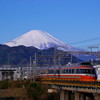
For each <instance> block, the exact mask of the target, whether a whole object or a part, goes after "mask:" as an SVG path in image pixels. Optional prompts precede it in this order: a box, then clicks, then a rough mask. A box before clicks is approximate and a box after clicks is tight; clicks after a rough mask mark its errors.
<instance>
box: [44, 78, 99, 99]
mask: <svg viewBox="0 0 100 100" xmlns="http://www.w3.org/2000/svg"><path fill="white" fill-rule="evenodd" d="M42 83H43V84H46V85H47V86H48V90H49V92H54V93H58V94H59V96H56V97H55V100H100V82H99V81H93V82H89V81H84V82H82V81H77V80H76V81H74V80H46V79H45V80H42Z"/></svg>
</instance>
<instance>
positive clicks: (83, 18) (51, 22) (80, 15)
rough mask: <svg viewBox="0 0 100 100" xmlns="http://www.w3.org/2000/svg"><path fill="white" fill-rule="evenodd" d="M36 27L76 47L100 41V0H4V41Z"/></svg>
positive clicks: (0, 25)
mask: <svg viewBox="0 0 100 100" xmlns="http://www.w3.org/2000/svg"><path fill="white" fill-rule="evenodd" d="M36 29H38V30H43V31H46V32H48V33H50V34H51V35H53V36H54V37H56V38H58V39H59V40H61V41H63V42H65V43H70V44H71V45H73V46H76V47H85V46H89V45H95V44H100V39H99V37H100V0H0V37H1V38H0V44H2V43H5V42H8V41H10V40H12V39H14V38H16V37H18V36H20V35H22V34H24V33H26V32H28V31H30V30H36ZM97 37H98V39H97V40H96V39H95V38H97ZM91 39H93V40H92V41H88V42H86V41H84V40H91ZM78 41H83V42H80V43H76V44H75V42H78Z"/></svg>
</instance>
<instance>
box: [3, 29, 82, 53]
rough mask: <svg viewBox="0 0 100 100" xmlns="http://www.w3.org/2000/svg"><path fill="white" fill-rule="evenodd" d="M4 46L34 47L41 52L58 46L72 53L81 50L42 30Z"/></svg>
mask: <svg viewBox="0 0 100 100" xmlns="http://www.w3.org/2000/svg"><path fill="white" fill-rule="evenodd" d="M4 44H5V45H8V46H10V47H13V46H20V45H23V46H26V47H30V46H33V47H35V48H37V49H40V50H44V49H48V48H51V47H57V46H58V47H65V48H66V49H67V50H71V51H76V50H80V49H78V48H75V47H72V46H70V45H69V44H65V43H63V42H62V41H60V40H58V39H56V38H55V37H53V36H52V35H50V34H49V33H47V32H44V31H41V30H32V31H29V32H28V33H25V34H23V35H21V36H19V37H18V38H16V39H14V40H12V41H9V42H7V43H4Z"/></svg>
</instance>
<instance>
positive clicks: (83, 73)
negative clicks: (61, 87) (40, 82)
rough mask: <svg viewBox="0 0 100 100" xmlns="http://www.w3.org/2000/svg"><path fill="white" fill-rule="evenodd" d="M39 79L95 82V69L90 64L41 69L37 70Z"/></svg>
mask: <svg viewBox="0 0 100 100" xmlns="http://www.w3.org/2000/svg"><path fill="white" fill-rule="evenodd" d="M36 78H37V79H48V80H50V79H66V80H69V79H71V80H80V81H94V80H95V79H96V78H97V75H96V71H95V68H94V67H93V66H92V65H91V64H90V63H80V64H76V65H75V64H74V65H72V64H70V65H67V66H55V67H41V68H38V69H37V75H36Z"/></svg>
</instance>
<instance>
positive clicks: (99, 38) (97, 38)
mask: <svg viewBox="0 0 100 100" xmlns="http://www.w3.org/2000/svg"><path fill="white" fill-rule="evenodd" d="M95 40H100V37H96V38H92V39H87V40H82V41H77V42H72V43H69V44H71V45H75V44H80V43H84V42H89V41H95Z"/></svg>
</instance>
